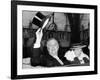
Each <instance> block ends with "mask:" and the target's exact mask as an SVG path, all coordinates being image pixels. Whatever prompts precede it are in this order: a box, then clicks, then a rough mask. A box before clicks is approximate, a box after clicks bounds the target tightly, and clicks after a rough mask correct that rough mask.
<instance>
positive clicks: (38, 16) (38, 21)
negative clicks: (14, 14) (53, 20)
mask: <svg viewBox="0 0 100 80" xmlns="http://www.w3.org/2000/svg"><path fill="white" fill-rule="evenodd" d="M46 20H47V16H45V15H43V14H42V13H41V12H37V13H36V15H35V17H34V18H33V20H32V23H33V24H35V25H36V26H38V27H40V28H41V27H42V25H43V24H44V22H45V21H46ZM48 21H49V20H48ZM48 21H46V22H47V23H48Z"/></svg>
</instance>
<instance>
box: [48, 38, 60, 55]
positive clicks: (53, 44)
mask: <svg viewBox="0 0 100 80" xmlns="http://www.w3.org/2000/svg"><path fill="white" fill-rule="evenodd" d="M47 49H48V51H49V54H51V55H53V56H54V55H57V52H58V49H59V44H58V42H57V41H56V40H55V39H51V40H49V41H48V42H47Z"/></svg>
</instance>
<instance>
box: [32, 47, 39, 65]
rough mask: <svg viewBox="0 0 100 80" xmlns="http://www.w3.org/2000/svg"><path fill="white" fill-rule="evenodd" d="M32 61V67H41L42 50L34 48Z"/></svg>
mask: <svg viewBox="0 0 100 80" xmlns="http://www.w3.org/2000/svg"><path fill="white" fill-rule="evenodd" d="M31 51H32V52H31V53H32V54H31V59H30V62H31V65H32V66H38V65H40V61H41V59H40V56H41V50H40V48H32V49H31Z"/></svg>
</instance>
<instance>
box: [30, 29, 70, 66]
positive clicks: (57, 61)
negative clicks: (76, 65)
mask: <svg viewBox="0 0 100 80" xmlns="http://www.w3.org/2000/svg"><path fill="white" fill-rule="evenodd" d="M42 36H43V32H42V29H40V28H39V29H38V30H37V32H36V41H35V43H34V46H33V48H32V56H31V59H30V60H31V61H30V62H31V65H32V66H46V67H52V66H62V65H67V64H70V62H69V61H67V60H66V59H65V58H64V57H63V56H62V57H59V54H63V50H62V49H61V48H60V47H59V43H58V41H57V40H56V39H54V38H51V39H49V40H48V41H47V43H46V47H44V48H43V50H41V48H40V47H41V40H42ZM64 53H65V52H64Z"/></svg>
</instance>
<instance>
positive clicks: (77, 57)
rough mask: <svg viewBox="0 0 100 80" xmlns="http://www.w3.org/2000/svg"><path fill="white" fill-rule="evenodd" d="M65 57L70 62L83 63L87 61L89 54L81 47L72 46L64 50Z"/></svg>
mask: <svg viewBox="0 0 100 80" xmlns="http://www.w3.org/2000/svg"><path fill="white" fill-rule="evenodd" d="M65 57H66V59H67V60H69V61H70V62H71V63H72V64H85V63H89V56H88V55H86V54H85V53H84V52H83V51H82V48H81V47H77V48H73V49H72V50H69V51H67V52H66V54H65Z"/></svg>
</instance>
